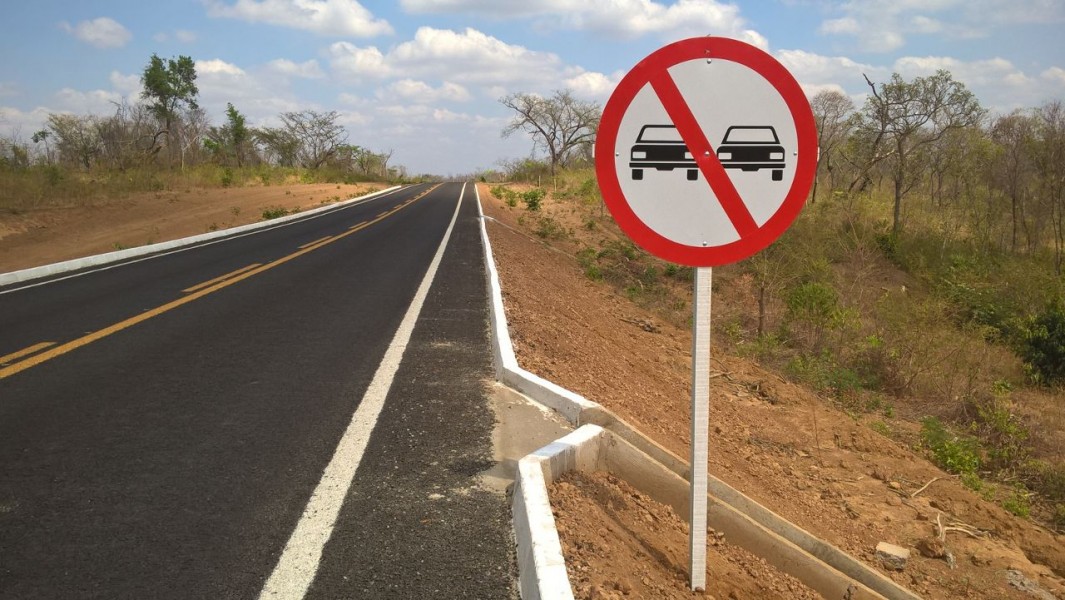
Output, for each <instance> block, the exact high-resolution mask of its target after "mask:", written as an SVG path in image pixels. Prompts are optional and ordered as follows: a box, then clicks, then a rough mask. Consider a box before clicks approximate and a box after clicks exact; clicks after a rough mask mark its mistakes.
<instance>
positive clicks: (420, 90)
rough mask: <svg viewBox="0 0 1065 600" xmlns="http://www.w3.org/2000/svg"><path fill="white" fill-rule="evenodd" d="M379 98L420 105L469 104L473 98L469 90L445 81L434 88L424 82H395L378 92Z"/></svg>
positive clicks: (412, 80)
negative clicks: (396, 99) (443, 102)
mask: <svg viewBox="0 0 1065 600" xmlns="http://www.w3.org/2000/svg"><path fill="white" fill-rule="evenodd" d="M377 97H378V98H379V99H381V100H387V99H390V98H399V99H402V100H406V101H410V102H416V103H419V104H433V103H436V102H441V101H448V102H467V101H469V100H470V98H471V96H470V92H469V90H467V89H466V88H465V87H463V86H461V85H459V84H457V83H451V82H449V81H445V82H443V83H441V84H440V85H439V86H438V87H435V88H434V87H433V86H431V85H429V84H428V83H426V82H424V81H418V80H414V79H401V80H399V81H395V82H393V83H392V84H390V85H389V86H388V87H387V88H384V89H382V90H378V93H377Z"/></svg>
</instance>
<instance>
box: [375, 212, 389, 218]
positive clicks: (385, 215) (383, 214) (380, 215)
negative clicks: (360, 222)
mask: <svg viewBox="0 0 1065 600" xmlns="http://www.w3.org/2000/svg"><path fill="white" fill-rule="evenodd" d="M388 213H389V211H387V210H386V211H385V212H383V213H381V214H379V215H377V218H378V219H380V218H381V217H387V216H388Z"/></svg>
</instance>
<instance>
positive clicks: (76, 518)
mask: <svg viewBox="0 0 1065 600" xmlns="http://www.w3.org/2000/svg"><path fill="white" fill-rule="evenodd" d="M463 190H465V193H464V197H463V198H462V200H461V203H460V195H463ZM456 207H458V212H457V213H456ZM453 217H455V222H454V227H453V230H452V231H451V233H450V237H449V241H448V242H447V245H446V247H445V248H444V251H443V254H442V255H441V257H440V259H439V269H438V271H437V272H436V275H435V278H434V279H433V283H432V285H431V287H429V289H428V294H427V295H426V296H425V297H424V304H423V305H422V308H421V312H420V314H419V316H418V318H417V321H416V322H415V324H414V327H413V330H412V332H411V333H410V339H409V342H407V344H406V347H405V352H403V353H402V361H400V362H399V363H398V368H397V369H396V371H395V378H394V381H393V382H392V384H391V387H390V388H386V389H387V395H385V396H384V403H383V405H382V407H381V409H380V417H379V419H378V420H377V422H376V426H375V427H374V428H373V430H372V431H373V433H372V435H371V436H370V437H369V440H368V442H367V443H366V451H365V454H364V455H363V457H362V459H361V462H359V463H357V464H358V470H357V471H356V472H355V476H354V480H353V481H352V482H351V485H350V488H342V489H343V490H344V491H343V493H342V498H343V503H342V504H341V505H340V506H339V514H338V516H337V518H336V521H335V528H334V529H333V530H332V532H331V534H330V535H328V536H327V537H326V538H324V539H327V540H328V541H327V543H325V546H324V549H323V551H322V557H321V562H320V566H318V568H317V570H316V571H315V572H313V573H312V576H311V578H310V579H309V580H308V584H309V590H308V592H307V594H308V596H309V597H313V598H420V597H433V598H510V597H515V596H516V591H515V572H514V569H515V567H514V556H513V544H512V541H511V531H510V523H509V510H508V508H507V503H506V500H505V498H503V497H502V496H501V495H499V494H498V493H493V492H490V491H487V490H485V489H483V488H482V487H481V486H480V485H479V484H478V474H479V473H480V472H482V471H483V470H485V469H487V468H488V467H490V466H491V465H492V447H491V434H492V428H493V425H494V419H493V416H492V413H491V410H490V408H489V407H488V400H487V399H486V390H485V385H484V382H485V381H486V380H489V379H491V372H492V371H491V352H490V349H489V346H488V333H487V308H486V299H485V289H484V265H483V261H482V258H481V246H480V238H479V236H478V230H477V209H476V203H475V199H474V196H473V190H472V186H466V187H465V188H463V185H462V184H458V183H448V184H443V185H441V186H439V187H431V186H428V185H421V186H413V187H408V188H404V189H402V190H400V191H397V192H393V193H391V194H389V195H387V196H383V197H380V198H377V199H373V200H370V201H367V202H364V203H360V204H354V205H351V206H348V207H345V208H343V209H340V210H336V211H333V212H330V213H329V214H327V215H324V216H318V217H316V218H309V219H307V220H303V221H300V222H297V223H293V224H287V225H284V226H278V227H275V228H272V229H269V230H267V231H263V232H259V233H255V234H252V235H246V236H242V237H238V238H235V239H231V240H228V241H225V242H221V243H214V244H210V245H205V246H202V247H198V248H195V249H190V250H185V251H181V252H176V253H173V254H170V255H167V256H161V257H158V258H152V259H149V260H142V261H139V262H135V263H132V264H128V265H123V266H118V267H114V268H109V269H105V270H100V271H97V272H92V273H89V274H85V275H83V276H79V277H74V278H69V279H64V280H62V281H57V282H54V283H49V284H46V285H39V286H34V287H28V288H24V289H17V290H14V291H12V288H11V287H9V288H0V357H4V358H0V597H2V598H256V597H259V596H260V594H263V593H264V592H263V590H264V586H265V585H266V582H267V581H268V579H269V578H270V576H271V574H272V573H273V572H274V571H275V568H280V567H279V566H278V565H279V560H280V559H281V557H282V552H283V550H284V549H285V547H286V544H288V543H289V542H290V537H293V532H294V531H296V529H297V524H298V523H301V517H304V511H305V509H306V508H307V506H308V501H309V500H310V499H311V497H312V495H315V494H316V492H315V490H316V487H317V486H319V482H320V479H321V477H322V474H323V471H324V470H325V469H326V467H327V465H328V464H330V461H331V459H332V458H333V455H334V452H335V451H336V449H337V446H338V443H339V442H340V441H341V440H342V439H344V438H346V436H347V435H348V434H347V433H346V432H347V431H348V429H349V424H350V423H352V421H353V415H354V414H356V411H357V409H359V406H360V403H361V402H363V398H364V397H368V396H369V392H368V387H369V386H370V382H371V380H373V379H374V377H375V373H377V372H378V369H379V367H380V366H381V364H382V359H383V357H385V356H386V351H388V348H389V345H390V343H392V341H393V338H394V336H396V332H397V330H398V329H399V328H400V323H401V321H402V320H403V319H404V315H405V314H406V313H407V311H408V308H409V307H410V306H411V305H412V300H413V299H414V298H415V293H416V291H417V289H418V287H419V285H420V284H421V283H422V280H423V277H424V276H425V274H426V272H427V269H429V267H430V264H431V262H432V261H433V258H434V255H436V254H437V252H438V249H439V248H440V247H441V242H442V240H444V238H445V232H446V231H447V230H448V226H449V223H450V222H451V221H452V218H453ZM327 237H328V238H329V239H325V238H327ZM207 282H212V283H209V284H207V285H204V284H206V283H207ZM13 287H18V286H13ZM5 292H6V293H5ZM400 350H401V351H402V350H403V348H400ZM23 352H25V353H24V354H22V353H23ZM19 354H22V355H21V356H20V355H19ZM264 595H265V594H264Z"/></svg>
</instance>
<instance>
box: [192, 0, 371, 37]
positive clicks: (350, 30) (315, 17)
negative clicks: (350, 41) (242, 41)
mask: <svg viewBox="0 0 1065 600" xmlns="http://www.w3.org/2000/svg"><path fill="white" fill-rule="evenodd" d="M206 2H207V14H208V15H209V16H211V17H225V18H231V19H239V20H241V21H248V22H250V23H268V24H270V25H277V26H280V27H291V28H293V29H302V30H305V31H310V32H313V33H316V34H319V35H330V36H353V37H373V36H377V35H383V34H390V33H392V26H391V25H389V24H388V21H385V20H384V19H378V18H375V17H374V16H373V13H371V12H370V11H369V10H367V9H366V8H365V7H363V5H362V4H360V3H359V2H357V1H356V0H237V1H236V2H235V3H234V4H226V3H224V2H220V1H219V0H206Z"/></svg>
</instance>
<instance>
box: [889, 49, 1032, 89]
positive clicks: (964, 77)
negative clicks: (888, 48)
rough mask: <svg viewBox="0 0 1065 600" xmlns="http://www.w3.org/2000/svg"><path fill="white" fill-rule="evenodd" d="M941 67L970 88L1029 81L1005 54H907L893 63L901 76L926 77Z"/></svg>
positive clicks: (1025, 83) (1019, 84)
mask: <svg viewBox="0 0 1065 600" xmlns="http://www.w3.org/2000/svg"><path fill="white" fill-rule="evenodd" d="M940 69H945V70H947V71H950V74H951V75H952V76H953V77H954V79H956V80H958V81H960V82H962V83H964V84H965V85H966V86H968V87H970V88H973V87H985V86H1003V85H1004V86H1008V87H1021V86H1027V85H1029V84H1031V83H1032V79H1031V78H1030V77H1028V76H1027V75H1025V74H1024V72H1022V71H1021V70H1020V69H1018V68H1017V67H1015V66H1014V65H1013V63H1011V62H1010V61H1008V60H1006V59H1004V58H991V59H987V60H975V61H963V60H959V59H957V58H952V57H949V56H906V57H903V58H900V59H898V60H896V61H895V65H894V70H895V71H896V72H898V73H899V74H900V75H902V77H903V78H904V79H912V78H914V77H927V76H928V75H933V74H935V72H936V71H938V70H940Z"/></svg>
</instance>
